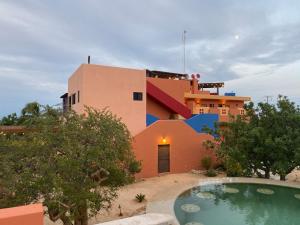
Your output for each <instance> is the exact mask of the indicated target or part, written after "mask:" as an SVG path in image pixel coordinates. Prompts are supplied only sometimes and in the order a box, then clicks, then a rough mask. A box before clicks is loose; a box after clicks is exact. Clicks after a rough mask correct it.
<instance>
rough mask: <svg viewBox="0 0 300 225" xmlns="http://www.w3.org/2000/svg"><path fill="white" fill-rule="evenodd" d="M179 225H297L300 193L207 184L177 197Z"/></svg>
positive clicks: (258, 186)
mask: <svg viewBox="0 0 300 225" xmlns="http://www.w3.org/2000/svg"><path fill="white" fill-rule="evenodd" d="M174 210H175V215H176V217H177V220H178V221H179V223H180V224H181V225H300V189H297V188H289V187H283V186H275V185H265V184H244V183H230V184H209V185H203V186H198V187H194V188H192V189H189V190H187V191H185V192H184V193H182V194H181V195H179V196H178V198H177V199H176V201H175V205H174Z"/></svg>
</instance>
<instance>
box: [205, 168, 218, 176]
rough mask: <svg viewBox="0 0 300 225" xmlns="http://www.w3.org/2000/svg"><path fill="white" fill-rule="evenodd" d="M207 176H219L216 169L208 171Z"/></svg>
mask: <svg viewBox="0 0 300 225" xmlns="http://www.w3.org/2000/svg"><path fill="white" fill-rule="evenodd" d="M205 175H206V176H208V177H215V176H217V172H216V171H215V170H214V169H209V170H207V171H206V173H205Z"/></svg>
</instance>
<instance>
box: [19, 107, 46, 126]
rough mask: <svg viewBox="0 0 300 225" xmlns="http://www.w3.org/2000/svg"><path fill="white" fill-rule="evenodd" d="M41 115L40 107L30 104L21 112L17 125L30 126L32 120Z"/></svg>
mask: <svg viewBox="0 0 300 225" xmlns="http://www.w3.org/2000/svg"><path fill="white" fill-rule="evenodd" d="M40 115H41V105H40V104H39V103H37V102H30V103H27V104H26V105H25V107H24V108H23V109H22V111H21V116H20V118H19V124H22V125H23V124H25V125H26V124H30V123H32V120H34V119H35V118H36V117H38V116H40Z"/></svg>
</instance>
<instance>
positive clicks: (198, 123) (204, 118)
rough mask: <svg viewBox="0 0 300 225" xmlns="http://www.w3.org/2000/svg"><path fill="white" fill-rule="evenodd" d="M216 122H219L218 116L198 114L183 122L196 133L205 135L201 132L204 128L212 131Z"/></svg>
mask: <svg viewBox="0 0 300 225" xmlns="http://www.w3.org/2000/svg"><path fill="white" fill-rule="evenodd" d="M218 121H219V115H218V114H198V115H195V116H193V117H191V118H189V119H187V120H185V122H186V123H187V124H188V125H189V126H191V127H192V128H193V129H194V130H195V131H197V132H198V133H205V132H204V131H203V130H202V129H203V128H204V127H208V128H210V129H214V128H215V123H216V122H218Z"/></svg>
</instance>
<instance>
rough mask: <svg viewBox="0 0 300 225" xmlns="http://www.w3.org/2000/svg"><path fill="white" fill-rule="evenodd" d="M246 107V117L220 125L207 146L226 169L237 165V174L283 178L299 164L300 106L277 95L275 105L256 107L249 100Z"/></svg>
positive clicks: (239, 117) (264, 104)
mask: <svg viewBox="0 0 300 225" xmlns="http://www.w3.org/2000/svg"><path fill="white" fill-rule="evenodd" d="M245 109H246V111H247V114H246V115H245V116H237V117H236V118H234V117H232V118H231V120H230V121H229V122H228V123H223V124H221V125H222V126H221V128H220V129H218V130H217V131H216V133H215V135H216V138H215V142H211V141H208V142H207V143H206V145H207V147H210V148H212V149H215V150H216V153H217V156H218V157H219V159H220V160H222V161H223V162H224V164H225V167H227V169H229V170H231V169H232V168H238V169H239V170H240V171H241V172H240V173H239V174H242V175H247V176H249V175H252V174H256V175H258V176H259V177H263V176H264V177H265V178H270V174H271V173H273V174H279V175H280V179H281V180H284V179H285V177H286V175H287V174H288V173H290V172H291V171H292V170H293V169H295V167H297V166H299V165H300V157H299V155H300V110H299V108H298V107H296V106H295V104H294V103H293V102H290V101H289V100H288V98H286V97H282V96H279V98H278V102H277V105H271V104H268V103H259V104H258V106H257V107H256V108H255V107H254V105H253V103H250V104H248V105H246V106H245ZM211 132H213V131H211ZM261 171H263V173H262V172H261ZM233 172H235V171H233Z"/></svg>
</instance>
